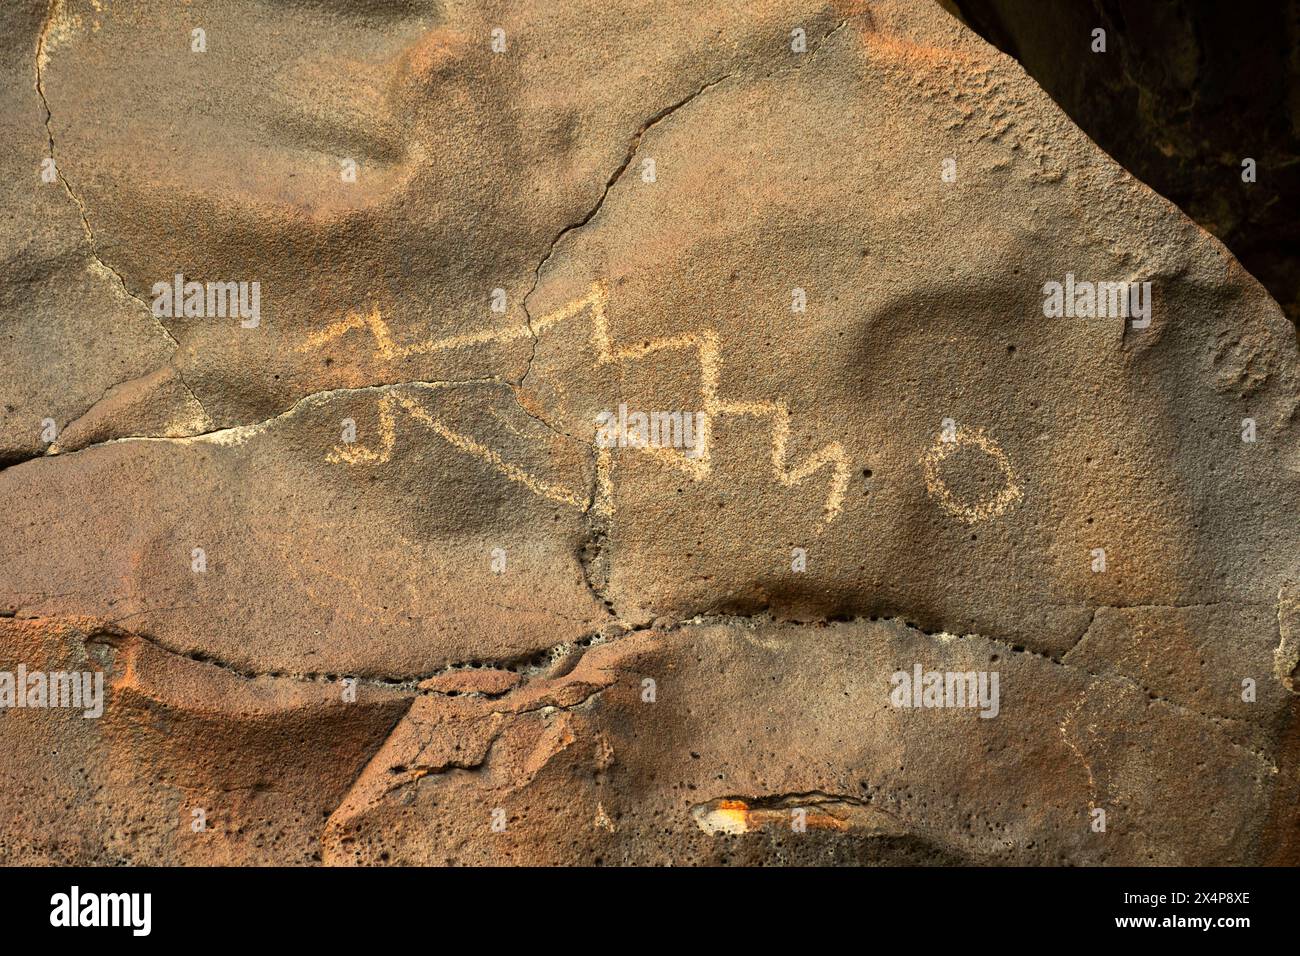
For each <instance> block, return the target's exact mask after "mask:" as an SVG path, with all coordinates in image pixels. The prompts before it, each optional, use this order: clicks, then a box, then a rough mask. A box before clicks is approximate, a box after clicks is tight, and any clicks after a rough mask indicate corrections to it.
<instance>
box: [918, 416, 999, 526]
mask: <svg viewBox="0 0 1300 956" xmlns="http://www.w3.org/2000/svg"><path fill="white" fill-rule="evenodd" d="M963 447H974V448H978V449H980V450H981V451H982V452H984V453H985V454H986V455H988V456H989V457H990V458H992V459H993V461H994V462H995V463H996V464H997V466H998V468H999V469H1000V470H1001V472H1002V475H1003V477H1004V478H1005V480H1006V483H1005V485H1004V486H1003V488H1002V490H1001V491H999V492H998V493H997V494H996V495H993V496H992V497H990V498H987V499H985V500H983V501H977V502H975V503H974V504H969V503H966V502H963V501H960V500H959V499H958V498H957V496H956V495H954V494H953V493H952V491H951V489H949V487H948V485H947V483H946V482H945V481H944V480H943V478H942V477H940V475H939V470H940V469H939V466H940V465H942V464H943V462H944V460H945V459H946V458H948V457H949V456H950V455H951V454H952V453H953V452H955V451H957V450H958V449H960V448H963ZM921 469H922V472H923V473H924V475H925V490H926V491H927V492H929V494H930V497H931V498H933V499H934V500H936V501H937V502H939V504H940V505H941V506H942V507H943V509H944V510H945V511H947V512H948V513H949V514H950V515H952V516H953V517H954V518H957V519H958V520H959V521H963V522H965V523H966V524H978V523H979V522H981V521H986V520H988V519H989V518H995V517H997V516H998V515H1000V514H1003V513H1004V512H1006V510H1007V509H1008V508H1010V507H1011V506H1012V505H1014V504H1016V503H1017V502H1018V501H1020V499H1021V497H1022V492H1021V490H1020V485H1019V484H1018V483H1017V482H1016V476H1015V474H1014V473H1013V472H1012V471H1011V462H1010V461H1009V460H1008V459H1007V454H1006V452H1004V451H1003V450H1002V447H1001V446H1000V445H999V444H998V443H997V442H995V441H994V440H993V439H992V438H989V437H988V436H987V435H985V434H984V431H983V429H979V428H967V427H966V426H959V427H958V428H957V429H955V431H954V432H953V433H952V435H951V436H944V435H940V436H939V439H938V440H937V441H936V442H935V443H934V445H933V446H931V448H930V450H929V451H928V452H926V453H925V456H924V457H923V458H922V459H921Z"/></svg>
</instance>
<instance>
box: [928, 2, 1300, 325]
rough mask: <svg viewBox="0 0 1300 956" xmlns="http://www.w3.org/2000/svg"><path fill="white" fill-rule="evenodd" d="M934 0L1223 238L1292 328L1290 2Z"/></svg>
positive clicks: (1299, 153) (1296, 57)
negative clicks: (1246, 163)
mask: <svg viewBox="0 0 1300 956" xmlns="http://www.w3.org/2000/svg"><path fill="white" fill-rule="evenodd" d="M944 2H945V3H946V4H947V5H949V6H950V7H952V8H953V9H954V11H955V12H957V13H958V14H959V15H960V16H962V17H964V18H965V20H966V21H967V22H968V23H969V24H970V25H971V26H972V27H973V28H974V29H975V30H977V31H978V32H979V33H980V35H981V36H983V37H985V39H987V40H988V41H989V42H991V43H993V44H995V45H996V46H997V47H998V49H1000V50H1002V51H1004V52H1005V53H1008V54H1010V55H1011V56H1013V57H1015V58H1016V59H1017V60H1019V61H1020V62H1021V63H1022V64H1024V67H1025V69H1026V70H1028V71H1029V75H1030V76H1032V77H1033V78H1034V79H1035V80H1037V81H1038V82H1039V83H1040V84H1041V85H1042V87H1043V89H1044V90H1045V91H1046V92H1047V93H1048V94H1050V95H1051V97H1052V98H1053V99H1054V100H1056V102H1057V103H1059V104H1061V106H1062V108H1063V109H1065V111H1066V112H1067V113H1069V114H1070V117H1071V118H1072V119H1074V121H1075V122H1077V123H1078V124H1079V125H1080V126H1081V127H1082V128H1083V130H1084V131H1085V132H1086V133H1087V134H1088V135H1089V136H1090V137H1092V139H1093V140H1095V141H1096V142H1097V143H1098V144H1099V145H1100V146H1101V147H1102V148H1103V149H1105V150H1106V151H1107V152H1108V153H1110V155H1111V156H1113V157H1114V158H1115V159H1116V160H1117V161H1118V162H1119V163H1120V164H1121V165H1123V166H1124V168H1125V169H1127V170H1129V171H1130V172H1132V173H1133V174H1134V175H1135V176H1137V177H1138V178H1139V179H1141V180H1142V181H1143V182H1144V183H1147V184H1148V185H1149V186H1151V187H1152V188H1153V189H1155V190H1156V191H1157V192H1158V193H1160V195H1162V196H1166V197H1168V198H1169V199H1171V200H1172V201H1173V202H1174V203H1176V204H1177V205H1178V207H1179V208H1180V209H1183V210H1185V211H1186V212H1187V214H1188V215H1190V216H1191V217H1192V218H1193V219H1195V220H1196V221H1197V222H1198V223H1200V224H1201V225H1202V226H1204V227H1205V228H1206V229H1208V230H1209V231H1210V232H1211V233H1213V234H1214V235H1215V236H1217V237H1218V238H1219V239H1221V240H1223V242H1224V243H1225V244H1226V245H1227V246H1228V248H1229V249H1231V250H1232V252H1233V254H1234V255H1236V256H1237V258H1238V259H1240V260H1241V262H1242V264H1243V265H1245V266H1246V268H1247V269H1248V270H1250V273H1251V275H1253V276H1255V277H1256V278H1257V279H1259V280H1260V282H1262V283H1263V284H1264V286H1265V288H1267V289H1268V290H1269V293H1270V294H1271V295H1272V296H1273V298H1275V299H1276V300H1277V301H1278V302H1279V303H1280V304H1281V306H1282V308H1283V309H1284V310H1285V311H1286V313H1287V314H1288V315H1289V316H1290V317H1291V321H1292V322H1295V323H1297V324H1298V325H1300V218H1297V216H1296V213H1295V210H1296V207H1297V206H1298V205H1300V0H1272V2H1270V3H1260V4H1249V5H1246V6H1239V5H1237V4H1231V3H1126V2H1124V0H1087V2H1082V3H1081V2H1078V0H1051V2H1045V0H944ZM1095 29H1102V30H1105V31H1106V40H1107V45H1106V50H1105V53H1094V52H1093V49H1092V47H1093V42H1092V31H1093V30H1095ZM1247 158H1249V159H1252V160H1254V162H1255V164H1256V166H1255V178H1254V181H1253V182H1250V183H1247V182H1244V181H1243V178H1242V172H1243V170H1242V161H1243V160H1244V159H1247Z"/></svg>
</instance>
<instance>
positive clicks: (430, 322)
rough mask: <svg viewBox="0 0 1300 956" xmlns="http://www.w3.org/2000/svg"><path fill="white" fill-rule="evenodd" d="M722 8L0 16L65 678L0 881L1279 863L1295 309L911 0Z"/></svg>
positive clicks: (1297, 555)
mask: <svg viewBox="0 0 1300 956" xmlns="http://www.w3.org/2000/svg"><path fill="white" fill-rule="evenodd" d="M744 8H745V9H743V10H741V9H739V8H736V9H732V8H722V9H719V8H718V6H717V5H715V4H696V5H692V4H687V3H673V4H670V5H667V6H654V7H646V6H645V5H643V4H629V3H616V4H609V3H565V4H534V3H502V4H493V5H488V6H487V7H485V8H484V9H483V10H481V11H479V12H477V13H464V12H457V13H451V12H449V11H447V10H444V9H443V7H442V6H441V5H439V4H434V3H422V2H417V0H411V2H404V3H387V2H384V3H381V2H377V0H376V2H371V3H343V2H339V3H325V2H322V3H314V4H283V5H275V4H264V3H259V2H235V0H216V2H210V3H203V2H198V0H196V2H194V3H192V4H190V5H188V6H187V7H186V8H185V10H184V11H183V12H181V11H179V10H178V8H177V6H176V5H175V4H170V3H163V2H140V3H132V4H119V3H115V2H112V0H98V2H91V0H87V2H80V0H55V2H53V3H51V4H49V5H48V7H47V5H46V4H45V3H39V2H32V0H24V2H19V3H14V4H11V5H9V6H8V7H7V8H6V9H5V11H4V12H3V14H0V20H2V22H3V30H0V35H3V37H4V40H3V48H2V49H3V68H4V70H5V83H4V85H3V91H4V94H3V95H4V97H5V99H4V102H3V109H2V110H0V123H3V124H4V133H5V140H6V143H7V144H8V148H7V149H6V150H5V152H4V153H3V155H0V163H3V164H4V167H5V169H4V172H5V175H4V176H3V177H0V183H2V184H3V185H2V186H0V189H3V190H4V191H3V193H2V194H0V201H3V202H4V204H5V207H6V215H5V216H4V223H5V225H4V226H3V227H2V228H0V237H2V240H3V243H4V253H3V255H4V261H5V263H6V265H5V269H4V271H3V276H2V277H0V296H2V297H3V301H4V303H5V305H6V308H5V309H4V323H5V324H4V341H5V343H6V346H7V348H6V354H7V358H8V372H7V375H6V376H5V379H4V381H3V383H2V385H0V410H2V411H3V417H2V418H0V461H3V463H4V464H5V465H6V467H4V468H3V470H0V501H2V502H3V503H4V507H3V509H2V510H0V514H3V522H4V533H3V534H0V613H2V614H3V615H4V616H2V617H0V669H9V670H13V669H14V668H16V667H17V665H18V664H19V663H20V662H21V663H24V664H25V665H26V667H27V668H29V669H43V670H46V671H55V670H84V669H92V670H94V669H103V670H104V671H105V672H106V674H107V675H108V681H107V686H108V700H107V703H106V706H105V712H104V715H103V717H102V718H99V719H97V720H90V719H84V718H83V717H82V716H81V715H80V714H79V713H72V712H69V711H67V710H56V709H47V710H37V709H24V710H9V711H3V712H0V721H3V723H2V724H0V728H2V730H0V780H3V782H4V784H5V786H4V788H3V792H4V797H3V798H2V800H0V807H2V809H0V862H7V863H96V864H105V863H185V864H197V863H237V864H254V863H302V864H309V863H326V864H351V863H389V862H391V863H435V864H441V863H448V862H450V863H557V864H559V863H595V862H600V863H609V864H621V863H668V862H673V863H689V862H731V863H760V862H766V863H775V862H780V863H827V862H835V863H933V864H961V863H1017V864H1067V863H1068V864H1138V865H1142V864H1193V865H1202V864H1245V863H1284V862H1291V863H1294V862H1297V861H1298V858H1300V812H1298V811H1297V806H1298V804H1297V797H1298V796H1300V794H1298V792H1297V791H1298V790H1300V787H1298V785H1297V780H1298V777H1297V774H1298V761H1300V724H1298V723H1297V717H1298V716H1300V713H1298V711H1297V698H1296V685H1295V678H1296V667H1297V664H1298V663H1300V616H1298V612H1297V607H1298V606H1300V597H1297V595H1298V594H1300V538H1298V537H1297V534H1296V529H1297V522H1296V515H1297V504H1300V444H1297V425H1296V409H1297V399H1298V397H1300V389H1298V385H1297V377H1296V369H1297V355H1296V339H1295V334H1294V328H1293V327H1292V326H1291V324H1290V323H1289V322H1288V321H1287V319H1286V318H1285V316H1284V315H1283V314H1282V312H1281V311H1280V309H1279V308H1278V306H1277V305H1276V303H1274V302H1273V301H1272V300H1271V299H1270V298H1269V297H1268V295H1267V294H1266V293H1265V292H1264V290H1263V289H1262V288H1261V287H1260V286H1259V284H1258V283H1257V282H1256V281H1255V280H1254V279H1253V278H1252V277H1251V276H1250V275H1248V274H1247V273H1246V272H1245V271H1244V270H1243V269H1242V268H1241V267H1240V266H1239V265H1238V264H1237V262H1236V261H1235V260H1234V259H1233V258H1232V256H1231V255H1230V254H1229V253H1228V252H1227V251H1226V250H1225V249H1224V248H1223V247H1222V245H1220V244H1219V243H1218V242H1217V241H1216V240H1214V239H1213V238H1211V237H1210V236H1208V235H1207V234H1206V233H1205V232H1204V231H1202V230H1201V229H1200V228H1199V227H1197V226H1196V225H1195V224H1193V223H1192V222H1190V221H1189V220H1188V219H1187V218H1186V217H1184V216H1183V215H1182V214H1181V213H1180V212H1179V211H1178V210H1177V209H1175V208H1174V207H1173V206H1171V205H1170V204H1169V203H1168V202H1166V201H1165V200H1163V199H1161V198H1160V197H1159V196H1157V195H1155V194H1154V193H1152V192H1151V191H1150V190H1149V189H1147V188H1146V187H1145V186H1143V185H1142V184H1141V183H1139V182H1137V181H1136V180H1134V179H1133V178H1132V177H1130V176H1129V175H1128V174H1127V173H1126V172H1125V171H1124V170H1123V169H1122V168H1120V167H1119V166H1117V165H1116V164H1115V163H1114V162H1113V161H1112V160H1111V159H1109V158H1108V157H1107V156H1106V155H1105V154H1103V153H1102V152H1101V151H1099V150H1098V149H1097V147H1096V146H1095V145H1093V144H1092V143H1091V142H1090V141H1089V140H1088V139H1087V138H1086V137H1085V136H1084V135H1083V134H1082V133H1081V132H1080V131H1079V130H1078V129H1077V128H1075V127H1074V126H1073V124H1072V123H1071V122H1070V121H1069V120H1068V118H1067V117H1065V116H1064V115H1063V114H1062V113H1061V112H1060V111H1059V110H1058V109H1057V108H1056V107H1055V106H1054V105H1053V104H1052V102H1051V101H1050V100H1049V99H1048V97H1047V96H1046V95H1045V94H1044V93H1042V91H1041V90H1039V89H1038V88H1037V87H1036V86H1035V84H1034V83H1033V82H1032V81H1031V80H1029V79H1028V78H1027V77H1026V76H1025V75H1024V73H1023V71H1022V70H1021V69H1020V68H1019V67H1018V66H1017V65H1016V64H1015V63H1014V62H1012V61H1011V60H1009V59H1007V58H1006V57H1004V56H1002V55H1001V54H999V53H997V52H996V51H995V50H993V49H992V48H991V47H989V46H988V45H987V44H985V43H984V42H983V41H982V40H980V39H979V38H978V37H977V36H975V35H974V34H973V33H971V32H970V31H969V30H967V29H966V28H964V27H963V26H962V25H961V24H960V23H958V22H957V21H955V20H953V19H952V18H950V17H949V16H948V15H947V14H945V13H944V12H943V11H942V10H941V9H940V8H939V7H938V6H937V5H932V4H929V3H926V2H921V0H912V2H901V0H900V2H894V0H882V2H872V3H870V4H866V3H854V2H839V3H830V4H825V5H821V6H818V5H811V6H810V5H806V4H799V3H796V2H788V0H773V2H767V3H759V4H746V5H744ZM466 18H468V19H466ZM195 27H201V28H203V29H204V31H205V36H206V42H207V50H206V52H204V53H195V52H192V50H191V30H192V29H193V28H195ZM495 28H500V29H502V30H504V31H505V38H506V49H505V52H503V53H495V52H493V50H492V47H491V39H492V31H493V30H494V29H495ZM796 28H798V29H802V30H803V31H805V33H806V36H807V48H806V51H805V52H794V51H792V49H791V31H792V30H794V29H796ZM51 153H52V154H53V157H54V159H55V162H56V166H57V169H58V174H59V175H58V179H57V181H56V182H51V183H46V182H43V181H42V179H41V177H40V174H39V173H40V167H41V164H42V160H43V159H45V158H47V157H49V156H50V155H51ZM949 158H953V159H955V161H956V170H957V173H956V179H955V181H953V182H947V181H945V180H944V178H943V177H942V176H941V168H942V167H943V163H944V160H945V159H949ZM346 159H352V160H353V161H354V162H355V163H356V164H357V170H358V174H357V178H356V182H344V181H342V180H341V178H340V163H341V162H342V161H343V160H346ZM647 160H653V176H652V177H651V176H650V175H649V173H648V166H647V165H646V161H647ZM1067 272H1068V273H1072V274H1074V275H1076V276H1079V277H1081V278H1087V279H1090V280H1094V281H1150V282H1151V283H1152V287H1153V290H1154V293H1153V294H1154V308H1153V314H1152V322H1151V324H1150V326H1149V327H1148V328H1144V329H1138V328H1134V327H1133V325H1132V324H1131V323H1129V322H1125V321H1124V320H1122V319H1119V318H1106V319H1049V318H1045V317H1044V315H1043V311H1042V293H1041V288H1042V284H1043V283H1044V282H1045V281H1048V280H1050V279H1056V280H1060V279H1061V278H1062V277H1063V276H1064V275H1065V274H1066V273H1067ZM176 273H182V274H184V275H185V276H186V277H189V278H192V279H195V280H198V281H209V280H212V281H247V280H257V281H259V282H260V286H261V290H262V293H261V294H262V312H261V322H260V325H259V326H258V327H257V328H253V329H248V328H241V326H240V323H239V322H238V321H237V320H232V319H228V318H225V319H221V318H170V317H162V318H155V316H154V315H153V314H152V312H151V309H150V303H151V289H152V287H153V285H154V283H155V282H158V281H160V280H164V281H167V280H170V279H171V277H172V276H173V275H175V274H176ZM796 288H799V289H803V290H805V292H806V295H807V310H806V311H805V312H794V311H792V310H791V295H792V290H794V289H796ZM494 289H502V290H504V291H505V295H506V302H507V308H506V311H505V312H504V313H497V312H494V311H492V310H491V308H490V306H489V302H490V299H491V295H492V291H493V290H494ZM620 403H627V404H628V405H630V406H632V407H635V408H641V409H679V410H680V409H700V410H704V411H706V412H707V413H708V415H709V421H710V433H709V437H708V444H707V451H706V452H705V453H704V454H702V455H700V456H698V457H696V458H692V459H687V458H686V457H684V456H682V455H681V454H680V453H678V452H675V451H667V450H665V451H662V452H660V453H658V454H650V453H647V452H645V451H643V450H636V449H631V450H629V449H614V450H609V449H601V448H598V447H597V446H596V444H595V441H594V431H593V422H594V421H595V419H596V416H597V415H598V414H599V413H600V412H601V411H603V410H609V409H616V408H617V407H618V406H619V404H620ZM1246 418H1251V419H1253V420H1254V421H1255V422H1256V423H1257V440H1256V441H1255V442H1253V443H1246V442H1243V441H1242V439H1241V434H1240V433H1241V429H1242V421H1243V419H1246ZM45 419H52V420H53V421H54V422H55V423H56V425H57V437H56V438H55V440H54V441H53V442H50V441H48V440H46V437H48V433H47V436H43V435H42V431H43V425H42V422H43V420H45ZM349 419H350V420H352V421H353V422H355V425H356V431H357V441H356V442H355V443H345V442H342V441H341V439H340V436H341V433H342V429H343V427H344V424H343V423H344V422H345V420H349ZM945 419H948V420H951V422H952V424H953V427H954V428H955V432H954V433H953V435H952V436H950V437H955V438H956V441H955V442H953V443H951V447H946V446H945V445H943V444H941V443H942V441H943V438H944V434H943V429H944V426H943V422H944V420H945ZM194 548H202V549H203V552H204V555H205V559H206V570H204V571H203V572H202V573H196V572H195V571H194V570H192V563H191V562H192V554H193V549H194ZM1098 548H1104V549H1105V551H1106V557H1107V566H1106V570H1105V571H1104V572H1101V573H1097V572H1095V571H1094V570H1093V567H1094V564H1093V562H1094V557H1093V554H1094V549H1098ZM795 549H802V551H803V552H804V553H805V555H806V562H807V567H806V571H802V572H795V571H793V570H792V555H793V554H795ZM499 559H503V560H504V568H502V567H501V564H500V560H499ZM917 664H919V665H921V666H922V668H923V670H926V671H930V670H940V671H990V670H991V671H997V672H998V673H999V675H1000V687H1001V706H1000V712H999V713H998V715H997V717H996V718H993V719H985V718H981V717H980V716H979V715H978V713H976V712H975V711H973V710H948V709H901V708H897V707H894V706H892V704H891V700H890V689H891V685H890V677H891V675H892V674H893V673H895V672H897V671H905V672H910V671H911V670H912V668H913V667H914V666H915V665H917ZM1245 680H1250V681H1253V682H1254V687H1255V691H1256V692H1255V695H1254V700H1249V701H1248V700H1246V699H1243V681H1245ZM798 808H802V809H804V810H805V811H806V821H807V831H806V832H799V833H796V832H792V831H791V829H790V827H789V825H788V823H787V822H786V821H787V820H788V819H789V818H790V815H791V811H792V810H794V809H798ZM195 809H201V810H202V811H203V816H204V818H205V820H206V826H205V828H203V829H201V830H198V831H196V830H195V829H194V828H193V827H192V825H191V824H192V820H193V811H194V810H195ZM1097 809H1102V810H1105V812H1106V821H1107V822H1106V829H1105V832H1098V831H1097V830H1096V829H1095V828H1094V826H1093V821H1094V819H1095V815H1094V811H1096V810H1097ZM503 821H504V828H502V827H501V826H500V824H501V823H502V822H503ZM494 824H497V826H494Z"/></svg>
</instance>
